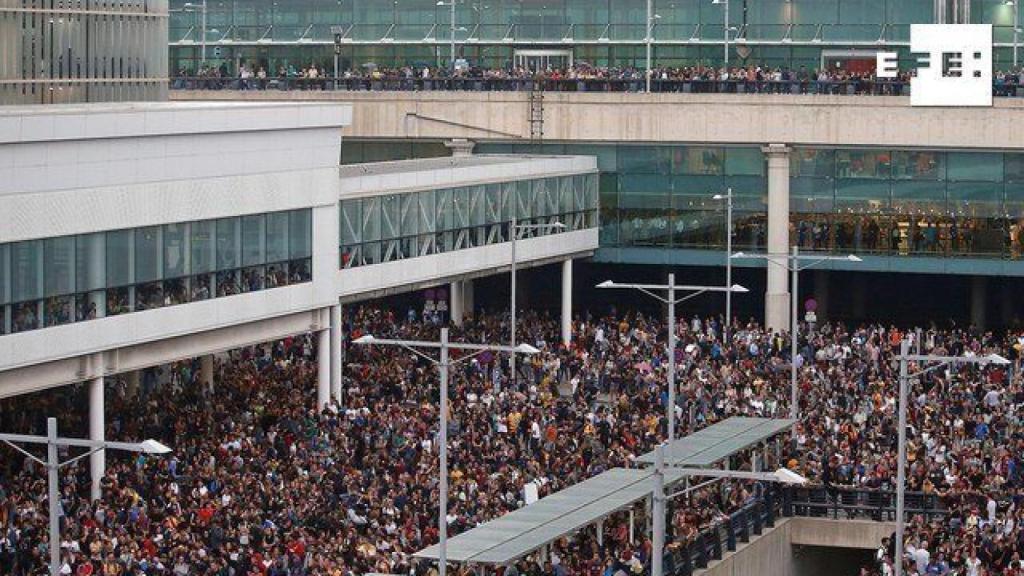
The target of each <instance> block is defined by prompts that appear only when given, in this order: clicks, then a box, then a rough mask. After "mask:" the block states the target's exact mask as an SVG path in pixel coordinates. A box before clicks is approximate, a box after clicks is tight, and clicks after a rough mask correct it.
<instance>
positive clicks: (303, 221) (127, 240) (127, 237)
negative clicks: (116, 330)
mask: <svg viewBox="0 0 1024 576" xmlns="http://www.w3.org/2000/svg"><path fill="white" fill-rule="evenodd" d="M311 246H312V226H311V211H310V210H308V209H304V210H293V211H290V212H275V213H271V214H257V215H253V216H243V217H240V218H222V219H219V220H204V221H198V222H184V223H176V224H164V225H162V226H147V227H144V228H133V229H127V230H111V231H109V232H97V233H93V234H80V235H77V236H61V237H57V238H46V239H44V240H29V241H24V242H14V243H10V244H0V334H9V333H12V332H22V331H25V330H34V329H38V328H44V327H47V326H56V325H59V324H67V323H70V322H82V321H87V320H92V319H95V318H100V317H103V316H114V315H117V314H126V313H129V312H138V311H142V310H148V309H152V308H159V307H163V306H171V305H175V304H183V303H186V302H192V301H199V300H205V299H208V298H212V297H216V296H229V295H231V294H237V293H239V292H250V291H254V290H262V289H265V288H274V287H277V286H286V285H288V284H294V283H299V282H307V281H309V280H310V279H311V278H312V262H311V260H310V258H311V256H312V251H311Z"/></svg>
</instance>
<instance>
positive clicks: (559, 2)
mask: <svg viewBox="0 0 1024 576" xmlns="http://www.w3.org/2000/svg"><path fill="white" fill-rule="evenodd" d="M183 6H187V3H186V2H185V1H184V0H174V1H173V2H172V3H171V8H172V10H171V15H172V20H173V24H172V26H173V27H174V28H176V29H177V28H181V29H184V28H188V27H189V26H190V25H191V24H193V23H194V20H195V17H196V16H197V14H196V13H195V12H189V11H185V10H180V9H181V8H182V7H183ZM652 8H653V9H654V11H655V12H656V13H657V15H658V20H657V22H656V28H658V29H659V37H662V36H665V35H672V36H680V37H681V38H687V37H688V36H686V35H685V34H691V33H692V31H693V27H694V25H696V24H703V25H705V26H707V27H718V29H719V36H720V35H721V28H722V25H723V20H722V19H723V16H724V13H723V6H722V5H721V4H720V3H719V4H715V3H713V2H711V1H710V0H656V1H654V2H652ZM972 8H974V9H973V10H972V15H971V16H972V18H971V19H972V21H973V22H979V23H992V24H994V25H1002V26H1009V25H1012V24H1013V10H1012V6H1010V5H1007V4H1006V2H1005V0H973V2H972ZM450 14H451V12H450V9H449V7H447V6H444V5H440V4H438V3H437V2H436V1H435V0H395V1H393V2H381V1H380V0H347V1H345V2H340V1H339V2H323V1H320V0H289V2H287V3H281V2H276V1H275V0H241V1H236V2H230V3H211V5H210V7H209V15H208V22H209V24H208V25H209V26H211V27H214V26H215V27H218V28H220V29H222V30H229V29H232V28H236V27H242V28H248V27H253V28H258V27H261V26H262V27H264V28H266V27H267V26H273V27H274V28H275V38H278V37H281V38H284V37H287V36H288V35H290V34H291V35H295V36H296V37H298V36H299V35H301V34H302V32H303V29H304V28H306V27H309V26H310V25H313V26H315V27H317V28H320V27H324V28H326V27H329V26H331V25H338V24H344V25H349V24H355V25H356V26H360V27H367V28H370V27H373V28H378V27H383V28H382V30H383V29H386V28H387V27H390V26H392V25H394V26H395V27H396V28H401V29H408V30H410V31H415V33H413V35H412V36H411V37H409V38H407V39H422V38H423V37H424V36H426V32H427V29H429V28H430V27H431V26H436V27H437V30H436V31H435V34H436V36H437V37H438V38H441V37H443V36H444V35H445V33H446V32H447V31H448V27H449V24H450ZM729 16H730V18H729V20H730V22H729V24H730V25H731V26H737V27H739V26H743V25H749V26H755V27H765V28H767V27H785V26H789V25H791V24H792V25H794V26H808V27H817V25H819V24H824V25H828V26H831V27H834V28H837V29H838V30H837V34H839V35H840V37H843V38H844V39H860V40H876V39H877V38H878V36H877V28H878V26H879V25H880V24H883V23H888V24H890V25H891V27H893V28H900V29H904V28H906V27H907V25H909V24H912V23H931V22H933V21H934V5H933V0H758V2H747V3H742V6H736V7H734V9H733V10H732V11H731V12H730V14H729ZM455 19H456V26H458V27H460V28H463V27H464V28H466V31H467V32H470V31H473V30H472V29H473V28H477V27H479V28H483V29H484V30H476V34H477V35H476V37H479V38H481V39H488V38H491V37H494V38H495V39H499V40H500V39H501V37H502V36H501V35H502V34H505V33H506V32H507V29H508V27H509V26H513V25H514V26H517V27H523V28H526V29H527V30H524V31H523V32H521V33H520V34H519V35H518V36H517V37H520V38H521V37H532V35H533V34H536V35H537V37H540V38H544V37H546V38H548V39H550V40H561V39H562V38H565V37H566V36H567V34H568V32H567V30H568V27H569V26H573V27H574V28H578V29H580V30H578V31H575V35H574V36H572V37H575V38H591V39H596V38H598V37H599V36H601V35H604V34H606V35H607V36H608V37H610V38H612V39H621V38H622V37H623V36H624V35H626V36H629V37H633V38H636V39H639V38H643V34H644V30H645V26H646V19H647V4H646V3H645V2H642V1H638V0H545V1H543V2H539V1H538V2H524V1H523V0H487V1H473V2H466V3H465V4H461V3H460V4H456V6H455ZM606 26H615V27H619V28H624V29H625V30H623V31H621V32H619V33H618V34H613V33H611V32H610V31H605V30H604V28H605V27H606ZM872 26H873V27H874V31H875V33H876V35H875V36H874V37H860V36H857V37H853V38H850V37H848V34H849V33H848V34H847V35H846V36H842V31H843V30H846V29H849V30H850V31H851V32H850V33H854V32H857V31H859V30H860V29H862V28H863V29H868V28H869V27H872ZM442 27H443V29H442ZM684 27H685V28H686V30H685V32H679V33H673V32H674V30H673V29H674V28H680V29H682V28H684ZM278 28H282V29H283V30H282V31H277V30H276V29H278ZM420 28H423V30H422V31H421V30H420ZM491 29H494V31H492V30H491ZM545 32H547V33H546V34H545ZM306 34H307V36H309V35H310V33H309V32H307V33H306ZM780 34H781V33H780ZM810 34H813V32H810ZM381 36H382V31H381V32H377V35H376V36H375V38H370V39H379V38H380V37H381ZM314 37H316V36H314ZM355 37H357V38H358V36H355ZM396 38H400V39H406V38H403V37H402V34H401V33H400V31H399V32H396ZM291 39H296V38H291ZM808 39H810V38H808ZM903 39H905V38H903Z"/></svg>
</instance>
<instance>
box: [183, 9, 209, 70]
mask: <svg viewBox="0 0 1024 576" xmlns="http://www.w3.org/2000/svg"><path fill="white" fill-rule="evenodd" d="M181 9H182V11H184V12H199V13H200V14H201V18H200V22H201V23H200V25H199V29H200V33H201V34H202V35H203V37H202V38H201V39H200V41H199V45H200V46H201V48H200V49H201V50H202V52H201V53H200V59H201V60H200V66H202V67H204V68H205V67H206V0H203V2H202V3H201V4H193V3H191V2H186V3H185V4H183V5H182V7H181Z"/></svg>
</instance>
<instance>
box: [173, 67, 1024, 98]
mask: <svg viewBox="0 0 1024 576" xmlns="http://www.w3.org/2000/svg"><path fill="white" fill-rule="evenodd" d="M910 78H911V74H910V73H909V72H906V71H903V72H900V73H899V74H898V75H897V77H896V78H877V77H876V76H875V74H874V73H873V72H853V71H849V70H845V69H842V68H838V69H830V68H826V67H822V68H818V69H811V68H808V67H806V66H800V67H797V68H790V67H788V66H776V65H770V64H767V63H750V64H743V65H738V66H737V65H732V66H720V67H719V66H708V65H693V66H681V67H658V68H655V69H653V70H652V71H651V91H652V92H696V93H759V94H762V93H779V94H850V95H854V94H858V95H861V94H873V95H907V94H909V90H910ZM1022 86H1024V69H1018V70H999V71H997V72H995V74H994V75H993V86H992V89H993V94H994V95H996V96H1019V95H1020V94H1018V87H1022ZM171 88H172V89H192V90H196V89H199V90H202V89H210V90H228V89H235V90H265V89H272V90H374V91H381V90H406V91H416V90H427V91H429V90H470V91H507V90H513V91H524V90H545V91H556V92H642V91H644V90H645V89H646V70H645V69H644V68H638V67H601V66H591V65H588V64H577V65H574V66H572V67H569V68H549V69H546V70H530V69H526V68H476V67H464V68H459V69H457V70H456V71H454V72H453V71H452V70H451V69H450V68H441V67H436V68H431V67H429V66H412V65H410V66H403V67H398V68H382V67H378V66H375V65H371V66H365V67H361V68H355V69H347V70H344V71H339V73H338V77H337V78H335V77H334V73H333V69H331V68H328V67H326V66H320V65H317V64H316V63H310V64H309V65H308V66H302V67H295V66H291V65H289V66H284V65H282V66H280V67H279V68H278V69H277V70H268V69H267V68H265V67H264V66H261V65H259V64H241V65H240V66H239V69H238V70H237V71H229V69H228V67H227V65H221V66H220V67H208V68H204V69H200V70H199V71H198V72H196V71H191V70H186V69H180V70H178V72H177V74H176V75H175V78H174V79H173V80H172V81H171Z"/></svg>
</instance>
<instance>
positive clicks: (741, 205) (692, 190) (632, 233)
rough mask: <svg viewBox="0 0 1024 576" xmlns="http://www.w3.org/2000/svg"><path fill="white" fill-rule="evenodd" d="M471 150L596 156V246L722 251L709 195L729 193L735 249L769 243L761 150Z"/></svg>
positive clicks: (719, 210)
mask: <svg viewBox="0 0 1024 576" xmlns="http://www.w3.org/2000/svg"><path fill="white" fill-rule="evenodd" d="M477 150H478V151H479V152H480V153H482V154H485V153H522V154H528V153H533V154H538V153H542V154H581V155H590V156H596V157H597V161H598V162H597V163H598V169H599V170H600V171H601V176H600V187H599V192H600V200H601V201H600V211H601V219H600V220H601V246H602V247H627V246H629V247H632V246H639V247H645V246H646V247H657V248H718V247H724V246H725V233H726V230H725V229H726V218H725V216H726V212H725V204H724V202H722V201H719V200H714V196H715V195H716V194H724V193H725V192H726V191H727V190H728V189H730V188H731V189H732V191H733V195H734V199H733V210H734V214H733V230H734V234H735V236H734V237H733V240H734V242H735V243H736V246H737V249H741V247H742V249H744V250H755V249H758V248H762V247H764V245H765V242H766V239H767V232H768V229H767V214H768V213H767V204H766V201H767V184H766V179H765V161H764V155H763V154H762V153H761V150H760V149H759V148H753V147H736V148H724V147H714V146H672V145H664V146H660V145H658V146H656V145H650V146H644V145H626V144H621V145H587V144H544V145H539V146H538V145H529V144H486V143H481V144H479V145H478V146H477Z"/></svg>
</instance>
